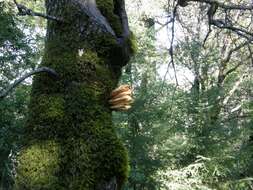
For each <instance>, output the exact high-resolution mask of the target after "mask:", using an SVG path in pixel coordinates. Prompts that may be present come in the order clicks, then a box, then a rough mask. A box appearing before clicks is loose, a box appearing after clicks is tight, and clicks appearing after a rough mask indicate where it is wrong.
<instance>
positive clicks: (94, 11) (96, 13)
mask: <svg viewBox="0 0 253 190" xmlns="http://www.w3.org/2000/svg"><path fill="white" fill-rule="evenodd" d="M73 2H74V3H75V4H76V5H77V6H78V7H80V8H81V10H82V11H83V12H84V13H85V14H86V15H87V16H88V17H89V19H90V20H91V21H92V22H93V23H94V24H95V25H97V26H99V27H100V28H101V30H102V31H103V32H106V33H109V34H111V35H112V36H114V37H116V34H115V32H114V31H113V29H112V27H111V26H110V24H109V23H108V21H107V20H106V18H105V17H104V16H103V15H102V13H101V12H100V10H99V9H98V8H97V5H96V1H80V0H73Z"/></svg>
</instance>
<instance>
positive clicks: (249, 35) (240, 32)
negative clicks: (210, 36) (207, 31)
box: [210, 19, 253, 41]
mask: <svg viewBox="0 0 253 190" xmlns="http://www.w3.org/2000/svg"><path fill="white" fill-rule="evenodd" d="M210 24H211V25H213V26H216V27H218V28H221V29H228V30H231V31H233V32H235V33H236V34H237V35H239V36H242V37H244V38H246V39H247V40H249V41H252V40H253V33H251V32H249V31H247V30H245V29H243V28H237V27H234V26H232V25H228V24H226V23H225V22H224V21H223V20H220V19H219V20H212V22H211V23H210Z"/></svg>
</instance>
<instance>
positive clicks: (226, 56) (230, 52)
mask: <svg viewBox="0 0 253 190" xmlns="http://www.w3.org/2000/svg"><path fill="white" fill-rule="evenodd" d="M249 43H250V42H249V41H246V42H244V43H241V44H240V45H238V46H236V47H235V48H233V49H231V50H229V52H228V53H226V55H225V58H224V59H223V60H222V62H223V63H228V62H229V61H230V59H231V56H232V54H233V53H234V52H236V51H238V50H240V49H241V48H243V47H245V46H246V45H248V44H249Z"/></svg>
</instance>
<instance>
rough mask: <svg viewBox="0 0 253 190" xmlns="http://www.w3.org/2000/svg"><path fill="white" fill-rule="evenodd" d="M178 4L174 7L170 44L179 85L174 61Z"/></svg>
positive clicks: (172, 62) (172, 61)
mask: <svg viewBox="0 0 253 190" xmlns="http://www.w3.org/2000/svg"><path fill="white" fill-rule="evenodd" d="M177 8H178V4H176V6H175V7H174V10H173V13H172V31H171V44H170V50H169V53H170V57H171V64H172V67H173V70H174V75H175V80H176V85H177V86H178V85H179V84H178V79H177V72H176V66H175V63H174V47H173V45H174V40H175V21H176V13H177Z"/></svg>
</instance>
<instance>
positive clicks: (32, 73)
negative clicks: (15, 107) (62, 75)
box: [0, 67, 58, 100]
mask: <svg viewBox="0 0 253 190" xmlns="http://www.w3.org/2000/svg"><path fill="white" fill-rule="evenodd" d="M38 73H48V74H49V75H51V76H52V77H58V74H57V73H56V72H55V71H54V70H53V69H50V68H48V67H41V68H39V69H37V70H34V71H31V72H30V73H27V74H26V75H24V76H23V77H21V78H20V79H18V80H16V81H15V82H14V83H13V84H12V85H10V86H9V87H8V88H7V89H6V90H5V91H3V92H2V93H0V100H1V99H3V98H4V97H6V96H7V95H8V94H9V92H10V91H12V89H14V88H15V87H17V86H18V85H19V84H20V83H21V82H23V81H24V80H25V79H27V78H29V77H30V76H32V75H35V74H38Z"/></svg>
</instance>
